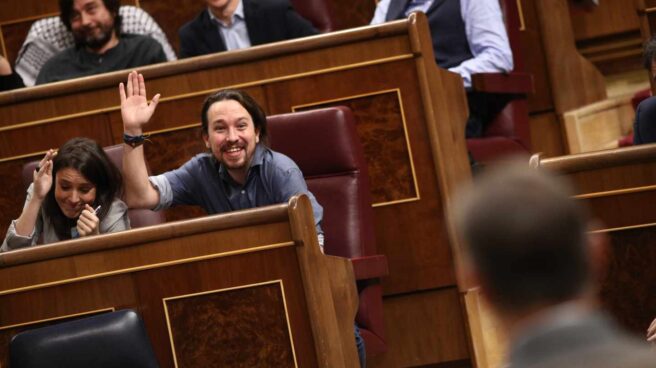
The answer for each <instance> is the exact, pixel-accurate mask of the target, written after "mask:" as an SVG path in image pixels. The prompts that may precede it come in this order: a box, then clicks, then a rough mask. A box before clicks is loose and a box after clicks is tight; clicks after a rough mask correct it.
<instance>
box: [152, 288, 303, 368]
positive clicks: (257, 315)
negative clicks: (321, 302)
mask: <svg viewBox="0 0 656 368" xmlns="http://www.w3.org/2000/svg"><path fill="white" fill-rule="evenodd" d="M281 287H282V284H281V283H269V284H264V285H253V286H243V287H239V288H237V289H228V290H216V291H209V292H206V293H203V294H200V295H191V296H180V297H173V298H168V299H165V301H164V304H165V307H166V311H167V321H168V324H169V328H170V332H171V335H172V336H171V338H172V342H171V345H172V346H173V349H174V351H175V355H174V356H175V359H176V362H177V365H178V366H182V367H210V366H214V365H218V366H238V365H244V366H248V367H292V366H294V365H295V364H296V361H295V360H296V359H295V354H294V348H293V346H292V345H291V336H290V335H289V334H290V331H289V328H288V325H287V324H288V320H287V310H286V309H285V304H284V301H283V298H284V296H283V290H282V288H281ZM207 326H212V328H211V329H208V328H207Z"/></svg>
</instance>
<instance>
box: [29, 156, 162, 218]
mask: <svg viewBox="0 0 656 368" xmlns="http://www.w3.org/2000/svg"><path fill="white" fill-rule="evenodd" d="M104 150H105V153H107V157H109V159H110V160H111V161H112V163H113V164H114V165H116V167H117V168H118V169H119V170H121V171H122V170H123V144H117V145H114V146H109V147H105V148H104ZM38 164H39V161H33V162H28V163H27V164H25V166H23V183H24V184H25V190H27V187H29V186H30V184H31V183H32V180H33V177H32V173H33V172H34V169H35V168H36V166H37V165H38ZM128 217H130V226H131V227H132V228H133V229H135V228H138V227H143V226H150V225H156V224H161V223H163V222H165V218H164V213H163V212H161V211H160V212H155V211H151V210H143V209H130V210H128Z"/></svg>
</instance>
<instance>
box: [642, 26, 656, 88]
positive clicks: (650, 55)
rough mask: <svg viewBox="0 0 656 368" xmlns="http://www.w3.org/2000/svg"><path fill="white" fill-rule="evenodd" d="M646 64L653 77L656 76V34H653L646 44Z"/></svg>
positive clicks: (644, 60)
mask: <svg viewBox="0 0 656 368" xmlns="http://www.w3.org/2000/svg"><path fill="white" fill-rule="evenodd" d="M643 62H644V66H645V69H647V70H649V71H650V72H651V75H652V78H653V77H654V76H656V36H652V37H651V38H650V39H649V41H647V43H646V44H645V49H644V59H643Z"/></svg>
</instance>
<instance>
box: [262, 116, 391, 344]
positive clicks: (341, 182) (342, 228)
mask: <svg viewBox="0 0 656 368" xmlns="http://www.w3.org/2000/svg"><path fill="white" fill-rule="evenodd" d="M268 129H269V136H270V143H271V148H272V149H274V150H276V151H278V152H282V153H284V154H285V155H287V156H289V157H291V158H292V159H293V160H294V161H295V162H296V164H297V165H298V166H299V167H300V169H301V171H302V172H303V175H304V176H305V179H306V181H307V183H308V187H309V189H310V191H311V192H312V193H313V194H314V195H315V196H316V198H317V201H318V202H319V203H320V204H321V205H322V206H323V208H324V217H323V221H322V224H321V226H322V228H323V230H324V232H325V237H326V238H325V247H324V251H325V253H326V254H330V255H335V256H340V257H346V258H350V259H351V260H352V262H353V269H354V271H355V278H356V280H357V281H358V286H359V288H358V289H359V296H360V304H359V307H358V314H357V317H356V322H357V323H358V325H359V326H360V327H361V334H362V337H363V338H364V339H365V344H366V348H367V354H368V355H371V354H376V353H380V352H383V351H385V350H386V349H387V347H386V345H385V337H384V333H383V315H382V314H383V309H382V288H381V285H380V284H379V283H378V279H379V278H380V277H382V276H385V275H387V273H388V270H387V259H386V258H385V256H382V255H375V254H376V245H375V239H374V229H373V210H372V208H371V195H370V192H369V191H370V189H369V175H368V171H367V164H366V162H365V159H364V153H363V150H362V146H361V144H360V141H359V139H358V135H357V132H356V130H355V123H354V119H353V115H352V113H351V110H350V109H348V108H346V107H333V108H327V109H320V110H313V111H307V112H298V113H293V114H284V115H276V116H270V117H269V118H268Z"/></svg>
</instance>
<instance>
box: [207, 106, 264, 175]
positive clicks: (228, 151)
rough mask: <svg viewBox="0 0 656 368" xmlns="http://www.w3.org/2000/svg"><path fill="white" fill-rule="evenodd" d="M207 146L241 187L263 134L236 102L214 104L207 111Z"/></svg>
mask: <svg viewBox="0 0 656 368" xmlns="http://www.w3.org/2000/svg"><path fill="white" fill-rule="evenodd" d="M207 121H208V126H207V131H206V132H204V134H203V140H204V141H205V146H206V147H207V148H209V149H210V151H212V154H213V155H214V157H215V158H216V159H217V160H218V161H219V162H220V163H221V164H223V165H224V166H225V167H226V169H228V173H229V174H230V176H231V177H232V178H233V179H234V180H235V181H236V182H238V183H240V184H244V183H245V182H246V173H247V172H248V168H249V167H250V164H251V160H252V159H253V155H254V154H255V146H256V145H257V143H258V142H259V141H260V134H259V132H258V131H257V130H256V129H255V125H254V124H253V119H252V118H251V115H250V114H249V113H248V111H246V109H245V108H244V107H243V106H242V105H241V104H240V103H239V102H237V101H235V100H223V101H218V102H215V103H213V104H212V105H211V106H210V108H209V110H208V111H207Z"/></svg>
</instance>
